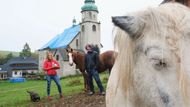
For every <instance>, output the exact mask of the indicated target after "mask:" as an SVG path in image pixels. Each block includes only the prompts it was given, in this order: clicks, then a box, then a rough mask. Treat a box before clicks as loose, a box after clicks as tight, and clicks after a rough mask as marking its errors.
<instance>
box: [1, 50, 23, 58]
mask: <svg viewBox="0 0 190 107" xmlns="http://www.w3.org/2000/svg"><path fill="white" fill-rule="evenodd" d="M9 53H12V54H13V56H16V57H17V56H19V52H13V51H0V55H2V56H3V57H6V55H8V54H9Z"/></svg>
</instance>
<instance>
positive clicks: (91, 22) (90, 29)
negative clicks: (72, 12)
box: [80, 0, 100, 49]
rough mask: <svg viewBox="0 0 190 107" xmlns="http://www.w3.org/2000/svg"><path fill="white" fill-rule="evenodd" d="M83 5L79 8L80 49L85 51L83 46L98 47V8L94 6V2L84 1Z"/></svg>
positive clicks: (90, 0)
mask: <svg viewBox="0 0 190 107" xmlns="http://www.w3.org/2000/svg"><path fill="white" fill-rule="evenodd" d="M84 3H85V4H84V5H83V6H82V7H81V10H82V11H81V13H82V22H81V23H80V25H81V26H80V27H81V49H85V45H86V44H88V43H90V44H97V45H98V46H100V22H99V21H98V8H97V6H96V5H95V0H85V2H84Z"/></svg>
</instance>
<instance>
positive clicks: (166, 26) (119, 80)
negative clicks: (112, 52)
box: [106, 3, 190, 107]
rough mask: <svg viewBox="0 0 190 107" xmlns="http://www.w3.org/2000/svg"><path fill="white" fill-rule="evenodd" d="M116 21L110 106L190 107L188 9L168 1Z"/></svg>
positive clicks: (108, 93)
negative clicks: (114, 58) (114, 57)
mask: <svg viewBox="0 0 190 107" xmlns="http://www.w3.org/2000/svg"><path fill="white" fill-rule="evenodd" d="M112 21H113V23H114V24H115V25H116V26H117V28H116V36H115V46H116V49H117V51H118V56H117V59H116V61H115V64H114V66H113V69H112V71H111V75H110V77H109V81H108V86H107V94H106V105H107V107H190V106H189V99H188V98H189V87H188V86H189V85H190V84H189V81H188V79H189V71H190V23H189V22H190V9H189V8H187V7H185V6H183V5H180V4H176V3H168V4H163V5H161V6H159V7H157V8H149V9H147V10H144V11H141V12H137V13H134V14H131V15H130V16H121V17H113V18H112Z"/></svg>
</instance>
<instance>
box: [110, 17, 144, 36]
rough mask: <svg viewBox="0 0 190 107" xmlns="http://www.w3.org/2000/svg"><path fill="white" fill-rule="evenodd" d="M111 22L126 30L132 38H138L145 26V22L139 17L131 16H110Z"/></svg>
mask: <svg viewBox="0 0 190 107" xmlns="http://www.w3.org/2000/svg"><path fill="white" fill-rule="evenodd" d="M112 22H113V23H114V25H115V26H117V27H119V28H121V29H122V30H124V31H126V32H127V33H128V34H129V35H130V36H131V37H132V38H138V37H139V36H140V35H141V33H142V31H143V29H144V27H145V23H144V22H143V21H142V20H141V19H139V18H136V17H133V16H116V17H112Z"/></svg>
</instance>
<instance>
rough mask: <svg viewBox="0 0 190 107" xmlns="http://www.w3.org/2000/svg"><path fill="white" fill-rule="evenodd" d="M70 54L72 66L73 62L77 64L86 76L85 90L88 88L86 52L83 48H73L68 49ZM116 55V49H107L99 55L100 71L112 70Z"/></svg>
mask: <svg viewBox="0 0 190 107" xmlns="http://www.w3.org/2000/svg"><path fill="white" fill-rule="evenodd" d="M66 50H67V52H68V56H69V64H70V65H71V66H72V65H73V63H75V64H76V66H77V67H78V68H79V70H80V71H81V73H82V75H83V78H84V88H85V90H88V85H87V81H88V80H87V73H86V72H85V52H84V51H81V50H73V49H71V48H69V49H66ZM115 55H116V52H114V51H106V52H104V53H102V54H100V55H99V65H98V72H99V73H101V72H104V71H106V70H107V69H108V70H109V72H110V71H111V69H112V67H113V64H114V62H115Z"/></svg>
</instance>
